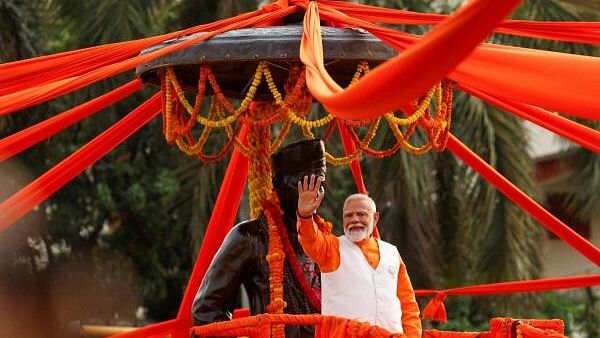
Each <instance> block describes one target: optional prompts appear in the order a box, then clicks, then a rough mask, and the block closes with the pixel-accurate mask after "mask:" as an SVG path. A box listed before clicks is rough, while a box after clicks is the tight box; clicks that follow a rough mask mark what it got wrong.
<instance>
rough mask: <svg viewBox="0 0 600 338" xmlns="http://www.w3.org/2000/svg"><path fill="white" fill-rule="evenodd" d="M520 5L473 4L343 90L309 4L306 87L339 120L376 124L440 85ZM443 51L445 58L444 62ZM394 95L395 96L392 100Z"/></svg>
mask: <svg viewBox="0 0 600 338" xmlns="http://www.w3.org/2000/svg"><path fill="white" fill-rule="evenodd" d="M518 3H520V1H518V0H506V1H493V2H492V1H482V0H477V1H472V2H469V4H468V5H467V6H465V7H463V8H462V9H461V10H459V11H458V12H457V13H456V14H455V15H454V16H453V17H451V18H450V19H448V20H447V21H445V22H444V23H442V24H440V25H439V26H438V27H437V28H436V29H435V30H433V31H432V32H431V33H429V34H428V35H427V36H426V37H425V38H423V40H422V41H420V42H419V43H417V44H416V45H415V46H413V47H412V48H410V49H408V50H407V51H405V52H404V53H402V54H401V55H399V56H397V57H395V58H393V59H391V60H389V61H387V62H385V63H383V64H381V65H380V66H379V67H377V68H376V69H375V70H373V71H371V72H369V73H368V74H367V75H365V76H364V77H363V78H362V79H361V80H359V81H358V82H357V83H356V84H354V85H352V86H350V87H349V88H348V89H346V90H343V89H342V88H341V87H340V86H339V85H338V84H337V83H335V81H334V80H333V79H332V78H331V76H330V75H329V74H328V73H327V71H326V69H325V66H324V65H323V46H322V41H321V31H320V23H319V21H320V17H319V12H318V9H317V4H316V3H315V2H310V3H309V6H308V8H307V11H306V15H305V18H304V34H303V36H302V41H301V44H300V59H301V60H302V62H303V63H304V64H305V65H306V82H307V86H308V88H309V89H310V92H311V94H313V96H314V97H315V98H317V100H319V101H320V102H321V103H322V104H323V105H324V106H325V107H326V108H327V110H328V111H329V112H331V113H332V114H334V115H336V116H337V117H342V118H355V119H356V118H373V117H376V116H378V115H382V114H384V113H387V112H389V111H393V110H396V109H399V108H401V107H403V106H405V105H407V104H408V103H410V102H411V101H412V100H413V99H415V98H417V97H418V96H419V95H421V94H423V93H424V92H425V91H426V90H427V89H428V88H430V87H431V86H433V85H434V84H435V83H437V82H439V81H440V80H441V79H442V78H443V77H444V76H445V75H446V74H447V73H448V72H449V71H451V70H452V69H453V68H454V67H455V66H456V65H457V64H458V63H460V62H461V61H462V59H464V58H465V57H466V56H467V55H468V54H469V53H470V52H471V51H472V50H473V49H474V48H475V47H476V46H477V45H478V44H479V43H480V42H481V41H482V40H483V39H484V38H485V37H486V36H487V34H489V33H490V32H491V31H492V29H493V28H494V26H495V25H496V24H497V23H498V22H500V21H501V20H502V19H503V18H504V17H505V16H506V15H508V14H509V13H510V12H511V11H512V10H513V9H514V7H515V6H516V5H517V4H518ZM330 17H332V18H333V19H334V20H332V21H334V22H335V21H336V20H335V19H337V21H340V19H343V16H340V15H337V16H336V15H335V14H331V15H330ZM442 51H443V55H444V57H443V60H440V55H442ZM407 84H410V85H407ZM390 92H391V93H394V95H389V94H388V93H390Z"/></svg>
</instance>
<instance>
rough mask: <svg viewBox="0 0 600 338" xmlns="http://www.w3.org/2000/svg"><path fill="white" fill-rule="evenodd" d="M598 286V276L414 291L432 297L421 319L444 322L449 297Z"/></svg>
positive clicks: (418, 294)
mask: <svg viewBox="0 0 600 338" xmlns="http://www.w3.org/2000/svg"><path fill="white" fill-rule="evenodd" d="M598 285H600V274H594V275H583V276H569V277H558V278H544V279H534V280H524V281H513V282H502V283H491V284H481V285H471V286H464V287H460V288H454V289H447V290H439V291H438V290H416V291H415V294H416V295H417V296H428V295H434V297H433V298H432V299H431V301H430V302H429V303H428V304H427V305H426V306H425V308H424V309H423V311H422V312H421V313H422V316H423V319H429V320H435V321H438V322H444V323H445V322H446V321H447V318H446V308H445V306H444V300H445V299H446V297H447V296H450V295H500V294H511V293H518V292H545V291H552V290H560V289H573V288H584V287H590V286H598Z"/></svg>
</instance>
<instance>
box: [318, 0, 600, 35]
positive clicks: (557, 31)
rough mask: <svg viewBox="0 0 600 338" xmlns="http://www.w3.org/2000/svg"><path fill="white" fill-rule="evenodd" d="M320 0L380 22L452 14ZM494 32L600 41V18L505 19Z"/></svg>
mask: <svg viewBox="0 0 600 338" xmlns="http://www.w3.org/2000/svg"><path fill="white" fill-rule="evenodd" d="M321 2H322V3H324V4H326V5H328V6H331V7H332V8H335V9H337V10H340V11H341V12H343V13H344V14H347V15H349V16H352V17H355V18H357V19H362V20H367V21H370V22H377V23H386V24H400V25H436V24H439V23H440V22H442V21H443V20H446V19H447V18H448V17H449V16H448V15H445V14H435V13H419V12H412V11H406V10H400V9H395V8H383V7H375V6H369V5H363V4H355V3H346V2H340V1H321ZM494 32H496V33H505V34H511V35H517V36H526V37H534V38H542V39H550V40H559V41H570V42H582V43H590V44H600V22H564V21H529V20H504V21H502V22H501V23H500V24H498V26H497V27H496V29H494Z"/></svg>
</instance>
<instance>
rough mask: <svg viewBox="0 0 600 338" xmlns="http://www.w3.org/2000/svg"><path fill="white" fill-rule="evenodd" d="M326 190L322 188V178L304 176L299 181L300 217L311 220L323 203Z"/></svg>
mask: <svg viewBox="0 0 600 338" xmlns="http://www.w3.org/2000/svg"><path fill="white" fill-rule="evenodd" d="M324 195H325V189H323V187H322V186H321V177H320V176H315V175H310V178H309V177H308V176H304V179H303V180H300V181H298V215H300V217H304V218H309V217H311V216H312V214H314V213H315V211H317V209H318V208H319V206H320V205H321V201H323V196H324Z"/></svg>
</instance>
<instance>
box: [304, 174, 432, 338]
mask: <svg viewBox="0 0 600 338" xmlns="http://www.w3.org/2000/svg"><path fill="white" fill-rule="evenodd" d="M323 195H324V190H323V189H322V187H321V178H320V177H318V176H315V175H311V176H310V177H308V176H305V177H304V178H303V179H302V180H300V181H298V210H297V213H298V223H297V225H298V239H299V241H300V244H301V245H302V247H303V248H304V251H305V252H306V254H307V255H308V256H309V257H311V258H312V259H313V260H314V261H315V262H316V263H317V264H318V265H319V267H320V269H321V284H322V285H321V288H322V291H321V292H322V301H321V313H322V314H324V315H334V316H340V317H345V318H350V319H357V320H366V321H368V322H370V323H371V324H374V325H377V326H380V327H383V328H385V329H387V330H388V331H391V332H394V333H403V334H404V335H405V336H406V337H408V338H418V337H421V321H420V320H419V307H418V305H417V302H416V301H415V294H414V291H413V288H412V285H411V283H410V279H409V277H408V274H407V272H406V266H405V265H404V262H403V261H402V259H401V258H400V254H399V253H398V249H397V248H396V247H395V246H394V245H392V244H389V243H387V242H384V241H382V240H379V239H376V238H374V237H373V236H372V233H373V228H374V226H375V224H377V221H378V220H379V213H378V212H377V211H376V207H375V202H374V201H373V200H372V199H371V198H370V197H369V196H367V195H365V194H354V195H350V196H349V197H348V198H347V199H346V201H345V202H344V208H343V223H344V235H343V236H339V237H336V236H334V235H331V234H325V233H323V232H321V231H320V230H319V229H318V227H317V226H316V224H315V222H314V220H313V215H314V214H315V212H316V210H317V209H318V207H319V206H320V204H321V201H322V200H323Z"/></svg>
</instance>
